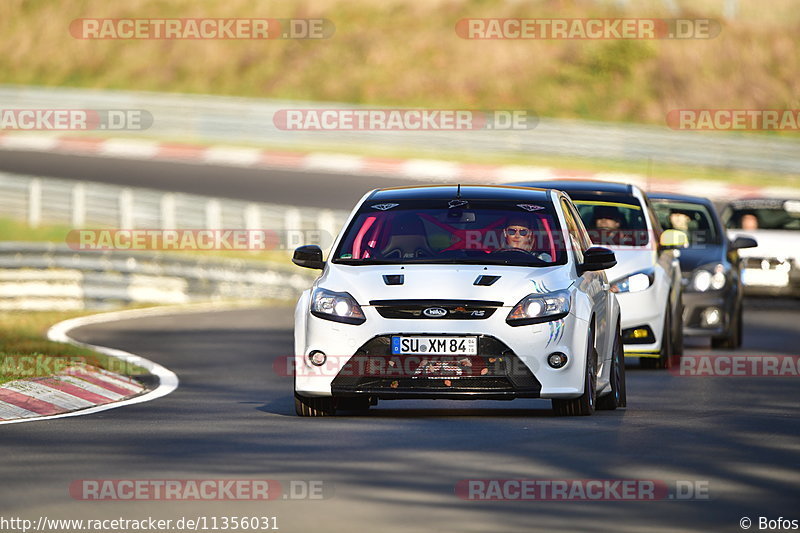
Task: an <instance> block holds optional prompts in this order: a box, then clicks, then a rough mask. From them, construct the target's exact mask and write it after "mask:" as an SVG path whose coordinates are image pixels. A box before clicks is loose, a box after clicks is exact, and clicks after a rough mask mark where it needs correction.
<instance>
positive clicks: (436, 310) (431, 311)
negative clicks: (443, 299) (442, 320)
mask: <svg viewBox="0 0 800 533" xmlns="http://www.w3.org/2000/svg"><path fill="white" fill-rule="evenodd" d="M423 313H424V314H425V316H428V317H431V318H439V317H442V316H445V315H446V314H447V309H442V308H441V307H429V308H427V309H426V310H424V311H423Z"/></svg>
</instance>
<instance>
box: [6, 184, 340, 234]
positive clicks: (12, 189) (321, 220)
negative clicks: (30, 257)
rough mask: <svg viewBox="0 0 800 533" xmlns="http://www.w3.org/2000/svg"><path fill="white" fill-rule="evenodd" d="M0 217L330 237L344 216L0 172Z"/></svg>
mask: <svg viewBox="0 0 800 533" xmlns="http://www.w3.org/2000/svg"><path fill="white" fill-rule="evenodd" d="M0 213H2V216H5V217H8V218H14V219H17V220H25V221H27V222H28V225H29V226H31V227H36V226H39V225H41V224H55V225H62V226H70V227H73V228H105V227H111V228H122V229H247V230H265V229H266V230H270V231H275V232H278V233H281V234H282V235H287V234H288V235H291V233H292V232H297V233H301V232H310V231H315V230H319V231H321V232H324V234H326V235H332V236H335V235H336V234H337V233H338V232H339V229H340V228H341V226H342V224H344V222H345V220H346V219H347V216H348V214H349V213H348V212H346V211H342V210H331V209H321V210H320V209H315V208H308V207H299V206H286V205H278V204H267V203H258V202H244V201H240V200H230V199H221V198H212V197H207V196H200V195H194V194H184V193H172V192H163V191H156V190H152V189H144V188H134V187H123V186H118V185H107V184H103V183H91V182H82V181H73V180H67V179H57V178H43V177H37V176H26V175H19V174H9V173H4V172H0ZM290 244H291V243H290ZM323 244H324V243H323Z"/></svg>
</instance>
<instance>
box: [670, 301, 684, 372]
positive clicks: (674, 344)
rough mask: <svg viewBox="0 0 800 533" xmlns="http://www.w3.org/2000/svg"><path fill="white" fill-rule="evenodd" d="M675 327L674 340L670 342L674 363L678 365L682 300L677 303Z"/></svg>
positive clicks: (681, 344)
mask: <svg viewBox="0 0 800 533" xmlns="http://www.w3.org/2000/svg"><path fill="white" fill-rule="evenodd" d="M674 326H675V338H674V339H673V341H672V355H673V356H674V361H673V362H674V363H675V364H676V365H679V364H680V362H681V356H682V355H683V298H681V301H680V302H679V303H678V322H677V324H674Z"/></svg>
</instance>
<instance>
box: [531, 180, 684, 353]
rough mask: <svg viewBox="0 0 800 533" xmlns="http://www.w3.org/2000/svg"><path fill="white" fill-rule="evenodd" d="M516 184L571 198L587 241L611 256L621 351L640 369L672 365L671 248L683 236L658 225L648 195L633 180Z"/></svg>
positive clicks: (676, 278) (674, 278) (676, 308)
mask: <svg viewBox="0 0 800 533" xmlns="http://www.w3.org/2000/svg"><path fill="white" fill-rule="evenodd" d="M516 185H523V186H528V187H542V188H550V189H558V190H561V191H564V192H566V193H567V194H568V195H569V196H570V198H572V201H573V202H574V203H575V206H576V207H577V208H578V212H579V213H580V216H581V219H582V220H583V223H584V225H585V226H586V228H587V230H588V232H589V235H590V237H591V239H592V242H593V243H594V244H595V245H600V246H607V247H609V248H611V249H613V250H614V253H615V255H616V258H617V265H616V266H615V267H613V268H611V269H610V270H609V271H608V277H609V279H610V280H611V290H612V291H613V292H614V293H616V295H617V299H618V300H619V305H620V307H621V308H622V340H623V343H624V345H625V355H626V356H627V357H639V358H640V365H641V366H642V367H644V368H669V367H671V366H672V365H673V363H674V362H675V361H676V360H677V359H678V358H679V357H680V355H682V353H683V328H682V314H683V299H682V294H683V291H682V285H681V267H680V264H679V262H678V253H676V250H678V249H680V248H682V247H683V246H685V245H686V244H687V236H686V235H684V234H683V233H681V232H678V231H675V230H667V231H664V230H662V228H661V224H660V223H659V222H658V219H657V218H656V215H655V213H654V212H653V209H652V207H651V205H650V202H649V200H648V199H647V196H646V195H645V194H644V193H643V192H642V191H641V190H640V189H639V188H638V187H636V186H634V185H630V184H626V183H612V182H604V181H591V180H571V179H565V180H553V181H534V182H521V183H516Z"/></svg>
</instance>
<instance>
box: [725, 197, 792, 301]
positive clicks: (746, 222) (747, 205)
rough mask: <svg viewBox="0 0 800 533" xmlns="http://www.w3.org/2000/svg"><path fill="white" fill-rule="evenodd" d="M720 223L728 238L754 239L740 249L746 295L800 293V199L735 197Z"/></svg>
mask: <svg viewBox="0 0 800 533" xmlns="http://www.w3.org/2000/svg"><path fill="white" fill-rule="evenodd" d="M722 222H723V224H725V227H726V228H727V229H728V237H729V238H730V240H732V241H736V239H747V238H748V237H751V238H755V240H756V242H757V246H755V247H751V248H748V249H746V250H740V251H739V256H740V257H741V258H742V267H743V268H742V283H743V284H744V290H745V294H753V295H774V296H795V297H797V296H800V200H781V199H776V198H748V199H743V200H734V201H733V202H731V203H729V204H728V205H727V206H726V207H725V209H723V211H722Z"/></svg>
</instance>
